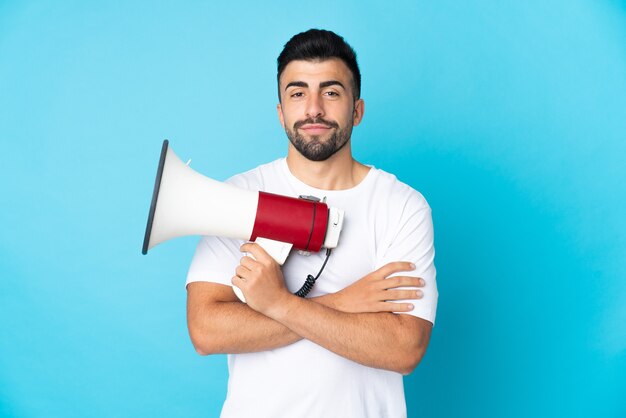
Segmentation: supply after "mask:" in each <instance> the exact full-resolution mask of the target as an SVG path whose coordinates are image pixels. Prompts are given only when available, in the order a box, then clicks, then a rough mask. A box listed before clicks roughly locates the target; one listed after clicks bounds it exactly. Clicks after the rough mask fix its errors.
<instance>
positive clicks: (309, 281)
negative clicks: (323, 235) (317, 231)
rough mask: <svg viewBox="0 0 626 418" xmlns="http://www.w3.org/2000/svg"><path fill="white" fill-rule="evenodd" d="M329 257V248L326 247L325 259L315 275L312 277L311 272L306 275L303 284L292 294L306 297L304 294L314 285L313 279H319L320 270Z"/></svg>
mask: <svg viewBox="0 0 626 418" xmlns="http://www.w3.org/2000/svg"><path fill="white" fill-rule="evenodd" d="M329 258H330V248H328V249H326V259H325V260H324V264H322V268H321V269H320V271H319V272H318V273H317V276H315V277H313V275H312V274H309V275H308V276H307V277H306V280H305V281H304V284H303V285H302V287H301V288H300V290H298V291H297V292H294V295H296V296H300V297H301V298H304V297H306V295H308V294H309V292H310V291H311V289H313V286H314V285H315V281H316V280H317V279H319V277H320V276H321V274H322V272H323V271H324V267H326V263H328V259H329Z"/></svg>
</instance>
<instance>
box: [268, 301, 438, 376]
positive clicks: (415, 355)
mask: <svg viewBox="0 0 626 418" xmlns="http://www.w3.org/2000/svg"><path fill="white" fill-rule="evenodd" d="M266 313H267V315H268V316H269V317H271V318H272V319H274V320H276V321H277V322H279V323H280V324H282V325H283V326H285V327H286V328H288V329H290V330H291V331H293V332H294V333H295V334H297V335H300V336H301V337H302V338H305V339H307V340H310V341H312V342H314V343H316V344H318V345H320V346H322V347H324V348H326V349H328V350H330V351H332V352H334V353H336V354H338V355H340V356H342V357H345V358H347V359H350V360H352V361H355V362H357V363H360V364H363V365H365V366H369V367H375V368H380V369H386V370H392V371H396V372H398V373H402V374H408V373H410V372H411V371H412V370H413V369H414V368H415V367H416V366H417V364H418V363H419V361H420V360H421V358H422V356H423V355H424V353H425V351H426V347H427V346H428V340H429V337H430V323H428V322H427V321H424V320H421V319H419V318H414V317H411V316H408V315H397V314H393V313H387V312H379V313H346V312H340V311H337V310H335V309H332V308H329V307H327V306H324V305H322V304H319V303H313V302H312V301H310V300H306V299H301V298H296V297H290V298H288V301H286V303H284V304H282V306H278V307H275V309H272V310H270V311H268V312H266Z"/></svg>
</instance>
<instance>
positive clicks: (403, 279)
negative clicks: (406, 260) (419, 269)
mask: <svg viewBox="0 0 626 418" xmlns="http://www.w3.org/2000/svg"><path fill="white" fill-rule="evenodd" d="M381 285H382V286H383V288H384V289H393V288H394V287H404V286H407V287H424V285H426V282H425V281H424V279H422V278H421V277H411V276H394V277H389V278H387V279H385V280H383V281H382V283H381Z"/></svg>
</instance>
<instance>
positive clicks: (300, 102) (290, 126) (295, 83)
mask: <svg viewBox="0 0 626 418" xmlns="http://www.w3.org/2000/svg"><path fill="white" fill-rule="evenodd" d="M279 88H280V95H281V103H280V104H279V105H278V118H279V119H280V123H281V124H282V125H283V128H285V132H286V133H287V137H288V138H289V141H291V143H292V144H293V146H294V147H295V148H296V149H297V150H298V152H300V154H302V155H303V156H304V157H306V158H307V159H309V160H312V161H325V160H327V159H328V158H330V157H331V156H333V155H334V154H335V153H336V152H337V151H339V150H341V149H342V148H343V147H344V145H346V144H347V143H348V141H349V140H350V136H351V135H352V127H353V126H356V125H358V124H359V123H360V122H361V118H362V117H363V101H362V100H361V99H358V100H356V101H355V100H354V96H353V93H352V73H351V72H350V70H349V69H348V67H347V66H346V64H345V63H344V62H343V61H341V60H340V59H335V58H333V59H329V60H325V61H292V62H290V63H289V64H287V66H286V67H285V70H284V71H283V73H282V74H281V77H280V84H279Z"/></svg>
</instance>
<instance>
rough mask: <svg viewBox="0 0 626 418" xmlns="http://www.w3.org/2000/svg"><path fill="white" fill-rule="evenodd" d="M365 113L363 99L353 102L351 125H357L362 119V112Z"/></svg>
mask: <svg viewBox="0 0 626 418" xmlns="http://www.w3.org/2000/svg"><path fill="white" fill-rule="evenodd" d="M364 113H365V102H364V101H363V99H359V100H357V101H356V102H354V114H353V117H354V123H353V124H352V125H353V126H357V125H358V124H359V123H361V121H362V120H363V114H364Z"/></svg>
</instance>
